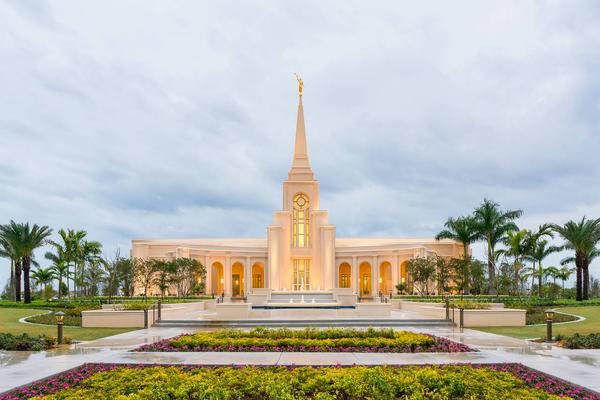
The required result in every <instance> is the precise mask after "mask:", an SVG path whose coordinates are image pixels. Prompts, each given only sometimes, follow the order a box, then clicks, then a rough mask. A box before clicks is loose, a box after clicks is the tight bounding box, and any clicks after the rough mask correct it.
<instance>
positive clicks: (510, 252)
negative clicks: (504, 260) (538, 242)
mask: <svg viewBox="0 0 600 400" xmlns="http://www.w3.org/2000/svg"><path fill="white" fill-rule="evenodd" d="M528 235H529V231H527V230H525V229H522V230H520V231H509V232H507V233H506V237H505V238H504V239H503V242H504V244H505V245H506V247H507V248H506V249H502V250H498V251H497V255H504V256H509V257H513V262H512V268H511V269H512V273H513V275H512V284H513V290H514V291H515V292H517V291H518V290H519V286H520V285H519V284H520V283H521V272H522V270H523V268H524V267H525V265H524V263H523V258H524V257H525V256H526V254H527V252H528V250H529V242H528Z"/></svg>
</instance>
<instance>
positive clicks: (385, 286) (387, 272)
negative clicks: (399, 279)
mask: <svg viewBox="0 0 600 400" xmlns="http://www.w3.org/2000/svg"><path fill="white" fill-rule="evenodd" d="M379 291H380V292H381V293H383V294H384V295H386V296H387V295H389V294H391V293H392V264H390V263H389V262H387V261H384V262H382V263H381V265H380V266H379Z"/></svg>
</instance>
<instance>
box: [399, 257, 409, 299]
mask: <svg viewBox="0 0 600 400" xmlns="http://www.w3.org/2000/svg"><path fill="white" fill-rule="evenodd" d="M399 283H402V284H403V287H404V290H403V291H402V292H403V293H401V294H407V293H410V292H412V290H411V288H410V279H409V276H408V261H404V262H402V263H401V264H400V282H399Z"/></svg>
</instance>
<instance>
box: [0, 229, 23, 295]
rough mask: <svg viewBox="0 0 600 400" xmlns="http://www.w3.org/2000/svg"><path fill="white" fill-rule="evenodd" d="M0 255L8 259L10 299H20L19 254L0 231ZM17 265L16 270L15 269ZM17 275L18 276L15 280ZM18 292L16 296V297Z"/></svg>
mask: <svg viewBox="0 0 600 400" xmlns="http://www.w3.org/2000/svg"><path fill="white" fill-rule="evenodd" d="M0 257H3V258H8V259H10V284H9V290H10V299H11V300H12V301H21V263H20V258H19V256H18V255H17V254H16V253H15V252H14V249H13V248H12V247H11V244H10V242H8V241H7V240H6V238H4V237H3V236H2V234H1V232H0ZM17 267H18V270H17ZM17 277H18V278H19V279H18V281H17ZM17 288H18V289H19V290H18V291H17V290H16V289H17ZM17 294H18V298H17Z"/></svg>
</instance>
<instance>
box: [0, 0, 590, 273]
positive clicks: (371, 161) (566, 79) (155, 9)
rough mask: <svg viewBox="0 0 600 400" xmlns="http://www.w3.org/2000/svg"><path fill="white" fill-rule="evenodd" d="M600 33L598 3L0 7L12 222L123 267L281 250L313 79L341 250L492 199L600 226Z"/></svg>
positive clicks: (320, 156)
mask: <svg viewBox="0 0 600 400" xmlns="http://www.w3.org/2000/svg"><path fill="white" fill-rule="evenodd" d="M599 19H600V5H599V4H598V3H597V2H594V1H579V2H577V3H567V2H545V3H539V2H535V1H514V2H506V1H498V2H485V3H482V2H476V1H461V2H453V3H452V4H448V5H440V4H439V3H436V4H434V3H422V2H413V3H403V4H402V5H399V4H397V3H396V2H383V3H377V5H369V7H367V6H365V5H364V3H363V2H348V1H344V2H342V1H340V2H328V3H323V2H308V3H303V5H302V6H299V5H296V4H294V5H292V4H291V3H281V2H260V3H240V2H219V3H206V2H204V3H199V2H195V1H178V2H168V3H167V2H161V3H152V4H148V3H147V2H135V1H134V2H127V3H123V2H121V1H116V0H115V1H104V2H102V3H89V2H88V3H85V4H79V3H73V2H60V1H57V2H45V1H27V2H22V1H7V2H4V3H0V37H2V38H4V40H3V41H0V60H2V62H1V63H0V87H2V91H0V190H1V193H2V196H0V221H2V220H4V221H7V220H9V219H11V218H12V219H15V220H22V221H25V220H29V221H32V222H34V221H35V222H37V223H42V224H48V225H50V226H52V227H54V228H56V229H58V228H60V227H74V228H82V229H87V230H88V231H89V233H90V236H91V237H92V238H94V239H98V240H102V241H103V242H104V243H105V245H106V248H107V251H109V252H112V251H113V250H114V249H115V248H116V247H117V246H119V247H121V249H122V251H125V249H128V248H129V241H130V240H131V239H132V238H139V237H194V236H195V237H209V236H217V237H226V236H265V229H266V225H267V224H269V223H270V222H271V218H272V215H271V213H272V211H273V210H275V209H278V208H279V207H280V201H281V194H280V190H281V182H282V181H283V180H284V179H285V178H286V174H287V170H288V168H289V165H290V162H291V153H292V149H293V132H294V128H295V112H296V97H295V87H294V81H293V78H292V72H296V71H298V72H301V73H302V74H303V75H304V77H305V82H306V87H305V90H306V91H305V98H304V104H305V114H306V124H307V130H308V140H309V151H310V157H311V162H312V164H313V168H314V170H315V173H316V175H317V177H318V179H320V180H321V188H322V197H323V199H322V201H321V204H322V206H323V207H324V208H326V209H328V210H329V211H330V213H331V216H330V220H331V222H332V223H334V224H335V225H336V226H337V227H338V235H340V236H350V235H352V236H358V235H365V236H374V235H398V236H422V235H428V236H430V235H434V234H435V233H436V232H437V231H439V229H440V228H441V226H442V223H443V222H444V221H445V219H446V218H447V217H448V216H450V215H454V216H456V215H462V214H466V213H468V212H470V211H471V210H472V208H473V207H474V206H475V205H477V204H478V203H479V202H481V200H482V199H483V197H489V198H492V199H495V200H496V201H498V202H500V203H501V204H502V205H503V206H504V207H506V208H522V209H524V210H525V212H526V214H525V216H524V217H523V219H522V220H521V221H520V222H521V225H523V226H524V227H530V228H533V227H535V226H536V225H537V224H539V223H541V222H546V221H554V222H564V221H566V220H568V219H571V218H580V217H581V216H582V215H588V216H600V201H599V200H598V199H599V198H600V188H599V187H598V184H597V182H598V181H599V180H600V164H598V163H597V162H596V157H597V154H598V151H599V150H600V134H599V131H600V94H599V93H600V77H599V75H598V74H597V71H598V69H599V67H600V65H599V63H600V24H598V23H597V22H598V20H599ZM476 253H477V254H478V255H481V256H482V255H483V252H482V251H481V249H479V248H476ZM558 259H560V256H556V257H555V258H554V259H553V260H550V262H557V261H558ZM2 263H5V262H2ZM5 264H6V263H5ZM599 268H600V267H599V266H598V265H594V267H593V273H594V274H596V275H599V274H600V269H599ZM7 275H8V269H7V268H3V269H2V272H0V278H1V279H4V278H5V277H6V276H7Z"/></svg>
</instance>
